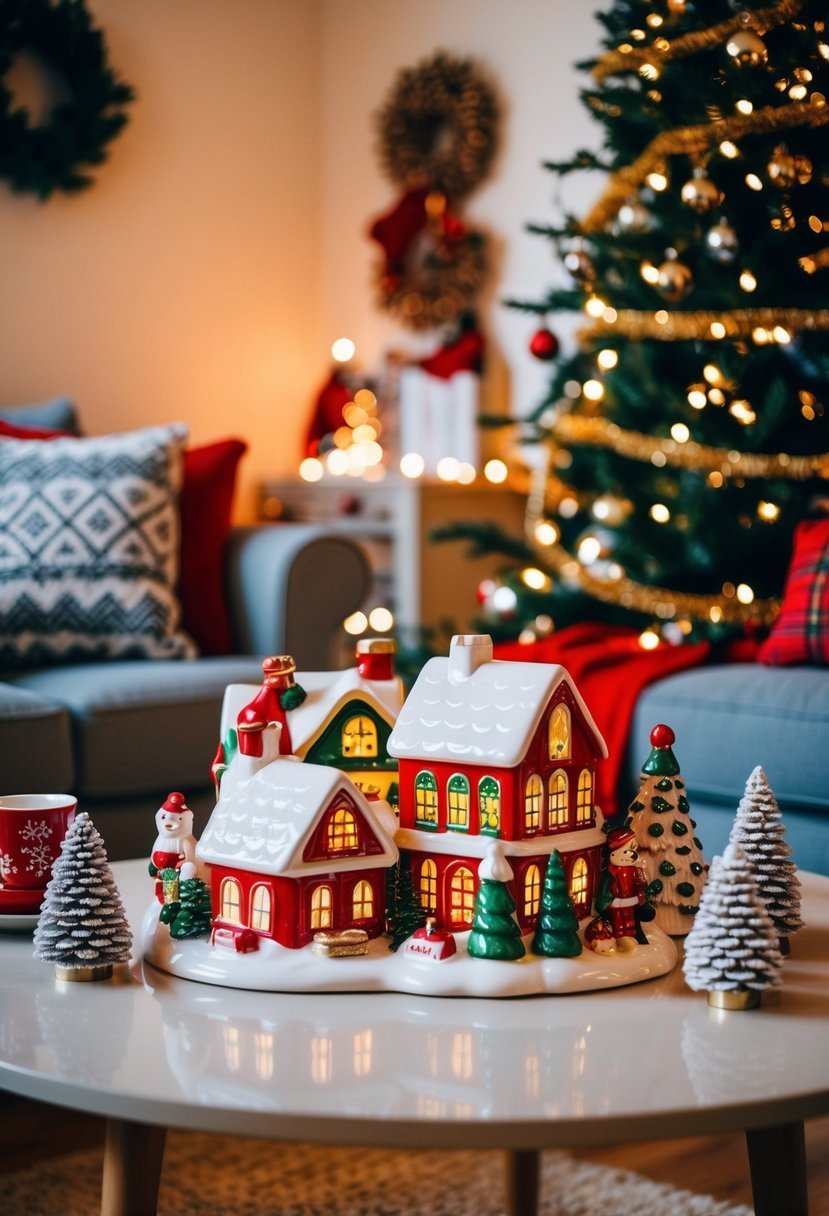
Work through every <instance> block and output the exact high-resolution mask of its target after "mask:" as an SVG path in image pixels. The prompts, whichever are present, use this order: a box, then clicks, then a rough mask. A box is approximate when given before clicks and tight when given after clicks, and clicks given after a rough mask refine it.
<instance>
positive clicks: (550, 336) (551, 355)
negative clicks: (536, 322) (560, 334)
mask: <svg viewBox="0 0 829 1216" xmlns="http://www.w3.org/2000/svg"><path fill="white" fill-rule="evenodd" d="M558 346H559V342H558V338H557V337H556V336H555V334H554V333H551V332H550V330H549V329H537V330H536V332H535V333H534V334H533V336H532V337H531V338H530V354H533V355H535V357H536V359H542V360H545V361H546V360H547V359H555V357H556V355H557V354H558Z"/></svg>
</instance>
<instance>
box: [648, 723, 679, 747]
mask: <svg viewBox="0 0 829 1216" xmlns="http://www.w3.org/2000/svg"><path fill="white" fill-rule="evenodd" d="M674 743H676V735H675V734H674V732H673V731H672V730H671V728H670V726H665V725H664V723H660V724H659V725H658V726H655V727H654V728H653V730H652V731H651V747H671V746H672V745H673V744H674Z"/></svg>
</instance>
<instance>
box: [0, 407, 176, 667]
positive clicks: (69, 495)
mask: <svg viewBox="0 0 829 1216" xmlns="http://www.w3.org/2000/svg"><path fill="white" fill-rule="evenodd" d="M184 437H185V429H184V428H183V427H178V426H173V427H150V428H147V429H145V430H141V431H133V432H130V433H128V434H125V435H105V436H102V437H99V438H94V439H52V440H50V442H48V443H40V442H28V441H26V440H18V439H3V440H0V667H13V666H21V665H23V664H25V665H27V666H31V665H33V664H37V663H48V662H54V661H55V660H76V659H97V658H114V657H118V658H184V657H189V656H191V655H192V654H194V653H195V647H194V646H193V643H192V641H191V640H190V638H188V637H187V635H186V634H184V633H182V632H181V630H180V628H179V622H180V616H181V610H180V606H179V602H178V599H177V597H176V593H175V588H176V580H177V578H178V566H179V524H178V490H179V485H180V481H181V461H182V457H181V445H182V442H183V440H184Z"/></svg>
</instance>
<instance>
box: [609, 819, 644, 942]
mask: <svg viewBox="0 0 829 1216" xmlns="http://www.w3.org/2000/svg"><path fill="white" fill-rule="evenodd" d="M607 850H608V855H609V856H608V863H607V869H606V870H605V871H604V873H603V874H602V876H601V879H600V882H599V892H598V895H597V896H596V911H597V912H598V913H599V916H601V917H605V918H606V919H607V920H609V921H610V924H611V927H612V930H613V937H614V938H615V940H616V949H617V950H620V951H622V952H625V953H628V952H633V951H634V950H636V947H637V942H639V941H641V940H642V937H643V935H642V934H641V930H640V929H639V921H640V920H650V919H652V918H653V909H652V908H651V907H650V905H649V903H648V883H647V879H646V878H645V871H644V870H643V869H642V867H641V866H638V865H637V864H636V862H637V861H638V860H639V854H638V852H637V851H636V835H635V833H634V832H632V831H631V829H630V828H612V829H611V830H610V831H609V832H608V833H607ZM645 940H647V939H645Z"/></svg>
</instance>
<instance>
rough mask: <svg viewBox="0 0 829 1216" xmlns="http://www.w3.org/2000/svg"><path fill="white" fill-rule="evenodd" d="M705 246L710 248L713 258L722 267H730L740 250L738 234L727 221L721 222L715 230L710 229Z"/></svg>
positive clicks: (706, 235)
mask: <svg viewBox="0 0 829 1216" xmlns="http://www.w3.org/2000/svg"><path fill="white" fill-rule="evenodd" d="M705 244H706V245H707V246H708V249H709V252H710V254H711V257H712V258H713V259H714V261H715V262H719V263H720V265H721V266H728V265H730V264H731V262H733V261H734V259H735V257H736V256H737V250H738V248H739V241H738V240H737V233H736V232H735V231H734V229H733V228H732V227H731V225H730V224H729V222H728V220H726V219H722V220H720V222H719V223H718V224H715V225H714V227H713V228H709V230H708V232H707V233H706V234H705Z"/></svg>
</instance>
